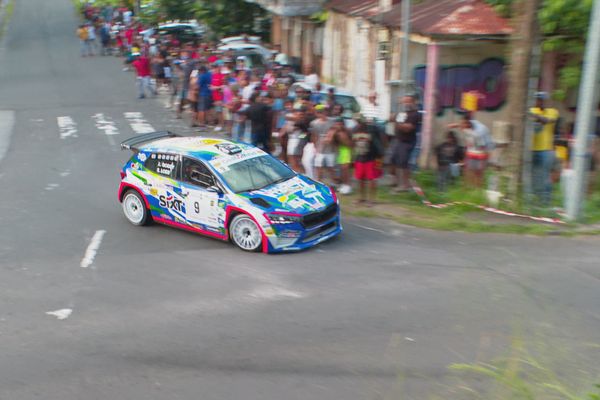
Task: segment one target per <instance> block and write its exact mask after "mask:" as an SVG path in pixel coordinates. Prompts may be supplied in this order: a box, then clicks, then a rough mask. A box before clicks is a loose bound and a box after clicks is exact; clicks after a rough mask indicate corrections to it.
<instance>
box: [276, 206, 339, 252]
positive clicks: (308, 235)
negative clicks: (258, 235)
mask: <svg viewBox="0 0 600 400" xmlns="http://www.w3.org/2000/svg"><path fill="white" fill-rule="evenodd" d="M342 230H343V229H342V224H341V217H340V213H339V212H338V213H337V214H336V215H335V216H334V217H333V218H330V219H328V220H327V221H323V222H322V223H320V224H318V225H315V226H312V227H310V228H305V227H304V226H302V224H300V223H294V224H289V225H272V226H271V229H270V230H269V231H268V232H267V235H266V238H267V241H268V246H267V252H268V253H281V252H286V251H300V250H304V249H307V248H309V247H313V246H315V245H317V244H319V243H322V242H324V241H326V240H329V239H331V238H333V237H335V236H337V235H339V234H340V233H341V232H342Z"/></svg>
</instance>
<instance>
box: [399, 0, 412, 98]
mask: <svg viewBox="0 0 600 400" xmlns="http://www.w3.org/2000/svg"><path fill="white" fill-rule="evenodd" d="M410 3H411V0H402V32H403V33H404V36H403V37H402V52H401V53H400V74H401V77H400V79H401V80H402V83H401V84H400V96H404V95H405V94H406V93H407V92H408V81H409V75H410V72H409V69H408V46H409V45H410Z"/></svg>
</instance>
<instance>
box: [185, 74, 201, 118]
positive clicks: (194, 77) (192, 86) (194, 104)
mask: <svg viewBox="0 0 600 400" xmlns="http://www.w3.org/2000/svg"><path fill="white" fill-rule="evenodd" d="M197 66H198V65H197V64H194V69H193V70H192V72H191V73H190V81H189V88H188V90H187V102H188V104H189V107H190V111H191V113H192V122H191V125H192V126H193V127H195V126H198V92H199V89H200V88H199V87H198V82H199V80H200V71H199V69H198V68H197Z"/></svg>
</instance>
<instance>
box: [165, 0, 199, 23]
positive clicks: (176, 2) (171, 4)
mask: <svg viewBox="0 0 600 400" xmlns="http://www.w3.org/2000/svg"><path fill="white" fill-rule="evenodd" d="M195 7H196V1H195V0H160V1H159V2H158V8H159V13H160V14H161V16H162V17H163V18H165V19H181V20H185V19H192V18H194V12H195Z"/></svg>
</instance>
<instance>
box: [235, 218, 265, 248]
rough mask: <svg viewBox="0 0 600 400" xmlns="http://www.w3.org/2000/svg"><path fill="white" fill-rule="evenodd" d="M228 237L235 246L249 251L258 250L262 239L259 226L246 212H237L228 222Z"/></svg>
mask: <svg viewBox="0 0 600 400" xmlns="http://www.w3.org/2000/svg"><path fill="white" fill-rule="evenodd" d="M229 237H230V238H231V241H232V242H233V243H234V244H235V245H236V246H237V247H239V248H240V249H242V250H244V251H250V252H255V251H258V249H260V248H261V246H262V241H263V237H262V233H261V231H260V228H259V227H258V225H257V224H256V222H254V220H253V219H252V218H250V217H249V216H248V215H246V214H238V215H236V216H235V217H234V218H233V220H232V221H231V224H229Z"/></svg>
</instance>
